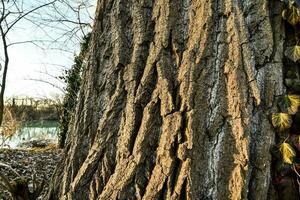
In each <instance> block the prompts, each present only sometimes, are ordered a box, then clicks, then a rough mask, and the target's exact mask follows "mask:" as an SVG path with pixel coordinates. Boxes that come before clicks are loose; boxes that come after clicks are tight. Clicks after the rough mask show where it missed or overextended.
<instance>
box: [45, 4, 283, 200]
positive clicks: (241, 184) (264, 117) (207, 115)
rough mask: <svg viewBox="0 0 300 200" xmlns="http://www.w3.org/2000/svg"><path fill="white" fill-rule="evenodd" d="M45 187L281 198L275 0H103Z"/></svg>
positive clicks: (101, 197)
mask: <svg viewBox="0 0 300 200" xmlns="http://www.w3.org/2000/svg"><path fill="white" fill-rule="evenodd" d="M96 12H97V13H96V19H95V25H94V30H93V37H92V41H91V49H90V55H89V58H88V66H87V69H86V70H85V73H84V80H83V86H82V88H81V91H80V95H79V103H78V105H77V110H76V117H75V119H74V125H73V126H72V127H71V131H70V132H69V134H70V137H69V143H68V145H67V148H66V150H65V155H64V156H63V159H62V162H61V163H60V164H59V165H58V167H57V169H56V172H55V174H54V176H53V180H52V182H51V186H50V191H49V196H48V198H49V199H69V200H70V199H78V200H83V199H91V200H93V199H98V200H107V199H112V200H115V199H119V200H121V199H124V200H125V199H130V200H131V199H132V200H134V199H144V200H150V199H207V200H208V199H213V200H216V199H255V200H258V199H274V191H273V189H272V176H271V155H270V148H271V147H272V145H273V144H274V143H275V142H274V138H275V133H274V131H273V129H272V126H271V124H270V121H269V115H270V113H272V112H274V111H275V110H276V105H275V104H274V100H275V97H276V96H277V95H281V94H282V93H283V92H284V87H283V84H282V56H283V53H282V52H283V38H284V28H283V26H282V20H281V13H280V12H281V5H280V1H268V0H207V1H204V0H193V1H191V0H175V1H168V0H160V1H151V0H128V1H123V0H98V7H97V11H96Z"/></svg>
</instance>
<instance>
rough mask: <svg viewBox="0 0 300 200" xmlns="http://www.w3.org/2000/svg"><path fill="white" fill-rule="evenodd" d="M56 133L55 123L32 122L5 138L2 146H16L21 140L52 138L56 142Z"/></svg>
mask: <svg viewBox="0 0 300 200" xmlns="http://www.w3.org/2000/svg"><path fill="white" fill-rule="evenodd" d="M57 133H58V127H57V123H50V124H49V123H48V124H42V125H41V124H40V125H39V126H35V125H32V124H31V125H26V126H24V127H22V128H21V129H20V130H18V131H17V133H16V134H15V135H14V136H13V137H12V138H11V139H9V140H7V141H6V142H5V145H4V146H6V147H11V148H16V147H17V146H18V145H19V144H21V143H22V142H27V141H32V140H41V139H45V140H53V142H57V139H58V137H57ZM0 139H1V138H0Z"/></svg>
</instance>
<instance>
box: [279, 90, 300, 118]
mask: <svg viewBox="0 0 300 200" xmlns="http://www.w3.org/2000/svg"><path fill="white" fill-rule="evenodd" d="M279 106H280V108H281V111H283V112H287V113H288V114H290V115H294V114H296V112H298V108H299V106H300V96H299V95H293V94H290V95H284V96H283V97H282V99H281V101H280V102H279Z"/></svg>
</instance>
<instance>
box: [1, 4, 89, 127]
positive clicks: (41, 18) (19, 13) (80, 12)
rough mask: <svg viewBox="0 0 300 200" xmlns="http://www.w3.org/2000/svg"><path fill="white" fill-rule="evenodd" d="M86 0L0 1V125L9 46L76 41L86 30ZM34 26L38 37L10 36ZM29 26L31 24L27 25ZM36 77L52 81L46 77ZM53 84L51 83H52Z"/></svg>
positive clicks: (51, 45)
mask: <svg viewBox="0 0 300 200" xmlns="http://www.w3.org/2000/svg"><path fill="white" fill-rule="evenodd" d="M89 2H90V1H87V0H84V1H83V0H82V1H73V0H72V1H65V0H39V1H24V0H21V1H15V0H1V2H0V34H1V44H0V46H1V48H2V50H1V52H0V53H1V54H2V55H0V57H1V63H0V64H1V75H2V77H1V89H0V125H1V123H2V118H3V109H4V93H5V88H6V79H7V72H8V68H9V61H10V59H11V58H10V54H9V48H10V47H11V46H14V45H21V44H23V45H24V44H31V45H35V46H38V47H39V48H41V49H45V50H48V51H50V50H53V49H57V50H60V51H66V50H67V49H70V48H73V51H72V52H71V53H72V54H74V52H76V50H75V49H74V48H75V47H74V46H75V45H74V44H77V43H79V41H80V40H79V38H81V37H82V36H85V35H86V32H87V31H89V30H90V27H91V25H90V23H89V22H90V18H91V16H90V10H92V9H90V8H91V7H92V6H91V5H90V3H89ZM29 25H32V26H33V27H35V29H36V31H35V32H37V33H38V34H39V35H40V36H37V35H35V33H32V35H33V36H32V37H30V36H29V37H28V40H22V39H21V40H17V41H15V38H14V39H12V38H13V37H12V36H13V34H14V33H15V31H17V30H22V29H23V28H28V26H29ZM31 28H32V27H31ZM12 59H15V58H12ZM34 80H39V81H41V82H43V83H46V84H49V83H50V84H53V83H51V81H49V80H40V79H34ZM53 85H54V84H53Z"/></svg>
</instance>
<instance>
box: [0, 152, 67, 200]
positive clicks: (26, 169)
mask: <svg viewBox="0 0 300 200" xmlns="http://www.w3.org/2000/svg"><path fill="white" fill-rule="evenodd" d="M61 152H62V151H61V150H58V149H55V148H51V149H49V148H48V149H37V148H35V149H0V162H2V163H5V164H7V165H10V166H11V167H12V168H13V169H15V170H16V171H17V172H18V173H19V174H20V175H21V176H24V177H26V178H28V179H29V180H32V175H33V174H34V173H36V177H37V180H38V181H41V180H44V181H45V183H46V184H45V188H44V190H43V192H42V195H43V194H44V193H45V191H46V190H47V188H48V185H47V183H49V181H50V178H51V176H52V173H53V171H54V169H55V166H56V164H57V163H58V162H59V159H60V155H61ZM1 172H2V173H3V174H4V175H5V176H7V177H9V179H10V180H12V179H13V178H16V177H14V176H13V175H12V174H11V173H10V172H9V171H8V170H7V169H3V168H1ZM9 199H10V196H9V194H8V193H7V192H5V191H4V190H3V188H1V187H0V200H9Z"/></svg>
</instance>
